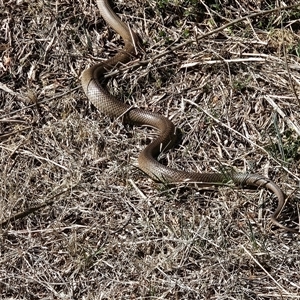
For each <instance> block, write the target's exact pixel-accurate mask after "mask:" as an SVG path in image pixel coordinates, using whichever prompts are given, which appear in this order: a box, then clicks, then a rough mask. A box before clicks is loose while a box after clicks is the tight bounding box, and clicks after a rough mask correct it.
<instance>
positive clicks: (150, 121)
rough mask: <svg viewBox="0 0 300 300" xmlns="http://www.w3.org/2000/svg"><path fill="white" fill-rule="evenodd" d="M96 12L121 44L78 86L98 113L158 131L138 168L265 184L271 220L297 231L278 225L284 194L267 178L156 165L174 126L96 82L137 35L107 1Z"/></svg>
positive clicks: (162, 176) (171, 178) (214, 181)
mask: <svg viewBox="0 0 300 300" xmlns="http://www.w3.org/2000/svg"><path fill="white" fill-rule="evenodd" d="M97 5H98V7H99V10H100V13H101V15H102V17H103V18H104V20H105V21H106V22H107V23H108V24H109V25H110V26H111V27H112V28H113V29H114V30H115V31H116V32H117V33H119V34H120V35H121V37H122V38H123V40H124V43H125V46H124V47H123V49H122V50H120V51H119V52H118V53H117V54H116V55H115V56H113V57H112V58H110V59H108V60H106V61H104V62H102V63H99V64H96V65H94V66H92V67H91V68H88V69H86V70H85V71H84V72H83V73H82V79H81V81H82V87H83V89H84V92H85V94H86V96H87V98H88V99H89V100H90V101H91V102H92V103H93V105H94V106H95V107H96V108H97V109H98V110H99V111H101V112H102V113H104V114H106V115H108V116H110V117H123V119H124V122H126V123H131V124H137V125H148V126H151V127H154V128H156V129H157V130H158V132H159V135H158V138H157V139H155V140H154V141H152V142H151V143H150V144H149V145H148V146H147V147H146V148H145V149H144V150H143V151H142V152H141V153H140V155H139V158H138V163H139V168H140V169H141V170H142V171H144V172H145V173H146V174H148V175H149V176H150V177H151V178H153V179H154V180H156V181H161V182H165V183H179V182H196V183H198V184H199V185H200V186H215V185H224V184H226V183H228V182H233V183H235V184H236V185H240V186H255V187H265V188H267V189H269V190H270V191H272V192H273V193H274V194H275V195H276V196H277V198H278V206H277V209H276V210H275V212H274V213H273V214H272V215H271V220H272V222H273V223H274V224H275V225H277V226H279V227H281V228H283V229H285V230H287V231H290V232H295V233H299V231H297V230H296V229H292V228H288V227H286V226H284V225H282V224H280V223H279V222H278V221H277V220H276V218H277V216H278V215H279V214H280V212H281V211H282V209H283V207H284V205H285V197H284V194H283V192H282V191H281V189H280V188H279V187H278V186H277V185H276V184H275V183H274V182H272V181H271V180H269V179H267V178H265V177H263V176H260V175H256V174H245V173H239V172H235V171H230V172H224V173H194V172H185V171H180V170H175V169H171V168H169V167H167V166H164V165H162V164H160V163H159V162H158V161H157V160H156V158H157V156H158V155H159V153H160V152H161V150H162V149H169V148H170V147H172V145H173V144H174V142H175V139H176V135H175V126H174V124H173V123H172V122H171V121H170V120H169V119H168V118H166V117H164V116H162V115H159V114H157V113H154V112H150V111H145V110H142V109H139V108H132V107H131V106H129V105H128V104H125V103H123V102H121V101H119V100H117V99H116V98H115V97H113V96H112V95H111V94H109V93H108V92H107V91H106V90H105V89H104V88H103V87H102V86H101V85H100V83H99V79H100V78H103V75H104V74H105V73H106V72H107V71H109V70H111V69H112V68H114V67H115V66H116V65H119V64H124V63H127V62H128V61H129V60H130V59H131V57H133V56H135V48H136V45H137V44H138V38H137V36H136V34H135V33H134V32H132V31H131V30H130V29H129V27H128V26H127V25H126V24H125V23H123V22H122V21H121V20H120V19H119V18H118V17H117V16H116V14H115V13H114V12H113V10H112V9H111V7H110V6H109V4H108V0H97Z"/></svg>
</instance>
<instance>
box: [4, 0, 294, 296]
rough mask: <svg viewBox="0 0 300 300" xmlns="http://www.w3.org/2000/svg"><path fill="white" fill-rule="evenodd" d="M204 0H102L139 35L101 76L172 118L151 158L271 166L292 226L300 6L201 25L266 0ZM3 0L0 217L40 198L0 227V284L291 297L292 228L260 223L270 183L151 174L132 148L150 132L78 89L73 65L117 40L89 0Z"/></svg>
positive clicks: (32, 289) (9, 288)
mask: <svg viewBox="0 0 300 300" xmlns="http://www.w3.org/2000/svg"><path fill="white" fill-rule="evenodd" d="M125 2H126V3H125ZM202 2H204V1H200V0H199V1H179V0H178V1H175V0H173V1H171V0H170V1H163V0H160V1H154V0H148V1H146V0H143V1H137V0H132V1H115V10H116V11H117V12H118V13H120V12H121V14H120V15H121V17H122V18H123V19H124V20H126V21H127V22H129V23H130V24H132V27H133V29H134V30H135V31H136V32H138V33H139V35H140V36H141V38H142V41H143V42H144V49H145V50H144V52H142V53H141V56H140V58H139V59H137V60H136V61H135V62H132V63H130V64H129V65H128V66H126V67H124V68H122V70H121V71H119V72H117V74H115V75H114V76H113V77H109V80H108V88H109V89H110V91H111V92H112V93H114V94H115V95H116V96H117V97H118V98H121V99H122V100H124V101H127V102H128V103H130V104H132V105H134V106H138V107H141V108H146V109H148V110H153V111H156V112H160V113H162V114H164V115H166V116H168V117H170V118H171V119H172V120H173V122H174V123H175V124H176V125H177V126H178V128H180V129H181V132H182V138H181V141H180V142H179V143H178V145H177V146H176V148H175V149H174V150H173V151H169V152H168V153H167V154H164V155H162V157H161V161H162V162H163V163H165V164H168V165H169V166H172V167H175V168H179V169H187V170H194V171H195V170H199V171H202V170H211V171H212V170H219V169H220V168H221V166H234V167H236V168H237V169H239V170H244V171H248V172H253V171H254V172H256V173H260V174H263V175H265V176H268V177H270V178H272V179H273V180H274V181H275V182H277V183H278V185H280V187H281V188H282V189H283V190H284V191H285V192H286V194H287V195H292V196H291V197H290V198H289V201H288V203H287V205H286V208H285V209H284V211H283V212H282V214H281V216H280V221H281V222H282V223H283V224H285V225H288V226H297V223H298V222H299V217H298V215H299V199H300V193H299V177H300V174H299V170H300V168H299V161H300V137H299V120H300V102H299V97H300V93H299V91H300V75H299V70H300V59H299V56H300V39H299V38H300V25H299V18H300V13H299V8H297V9H295V8H294V9H287V10H284V9H283V10H282V11H278V12H273V13H271V14H266V15H263V16H257V17H253V18H247V19H245V20H243V21H242V22H240V23H237V24H235V25H232V26H230V27H227V28H225V29H223V30H222V31H220V32H219V33H215V34H211V35H208V36H206V38H205V39H200V38H201V36H202V35H203V34H204V33H209V32H211V31H212V30H214V29H216V28H219V27H220V26H222V25H225V24H228V22H231V21H233V20H236V19H238V18H241V17H242V16H246V15H250V14H252V13H255V12H259V11H261V12H262V11H266V10H269V9H272V8H273V7H272V6H271V5H268V3H271V2H274V1H257V0H252V1H250V2H249V1H244V0H241V1H237V0H235V1H228V3H227V4H224V5H222V4H219V5H208V6H205V5H204V4H203V3H202ZM206 2H207V3H208V2H209V1H206ZM211 2H213V1H211ZM221 2H222V1H221ZM296 2H297V1H296V0H294V1H285V3H286V4H288V5H290V4H293V3H296ZM192 3H194V4H192ZM276 3H277V4H280V5H282V6H283V1H276ZM0 6H1V12H0V15H1V37H0V51H1V52H0V53H1V60H0V78H1V85H0V88H1V89H0V133H1V135H0V151H1V152H0V153H1V156H0V172H1V173H0V176H1V177H0V191H1V198H0V201H1V206H0V207H1V209H0V220H2V222H4V221H5V220H9V219H10V218H11V217H12V216H14V215H16V214H19V213H22V212H26V211H27V210H28V209H31V208H39V209H36V210H35V211H33V212H32V213H30V214H28V215H26V214H24V215H23V216H22V217H21V218H19V219H17V220H15V222H7V223H4V224H3V226H2V231H1V243H0V251H1V260H0V294H1V299H142V298H146V299H158V298H159V299H296V298H298V299H299V298H300V296H299V295H300V275H299V274H300V260H299V251H300V242H299V237H298V236H296V235H293V234H290V233H285V232H283V231H282V230H279V229H277V228H273V227H272V229H271V228H270V222H269V216H270V214H271V212H273V211H274V209H275V208H276V205H277V202H276V199H275V198H274V196H273V195H271V194H270V193H268V192H267V191H265V190H263V189H259V190H257V191H256V190H252V191H250V190H241V189H236V188H232V187H223V188H220V189H218V190H216V191H208V190H204V191H200V190H198V189H197V188H196V187H189V186H164V185H162V184H158V183H154V182H153V181H152V180H150V179H149V178H147V177H146V176H145V175H144V174H142V173H141V172H140V171H139V170H138V168H136V163H137V157H138V153H139V152H140V151H141V149H142V148H143V147H144V146H145V144H147V143H149V141H150V139H151V138H152V137H153V136H155V132H154V131H153V132H152V131H150V130H146V129H145V128H142V129H141V128H137V127H130V126H124V125H122V123H121V122H120V120H110V119H109V118H107V117H105V116H103V115H101V114H100V113H98V112H97V111H96V110H95V109H94V108H93V107H91V105H90V104H89V103H88V102H87V101H86V97H85V96H84V94H83V92H82V89H81V86H80V81H79V77H80V74H81V72H82V71H83V70H84V69H85V68H86V67H88V66H90V65H92V64H94V63H95V62H97V61H101V60H102V59H105V58H107V57H110V56H111V55H113V53H115V52H116V51H117V50H118V49H120V47H121V40H120V38H119V36H117V35H115V34H114V33H113V32H112V31H111V30H110V29H109V28H108V27H107V26H106V25H105V24H104V22H103V20H102V19H101V18H100V16H99V13H98V9H97V8H96V6H95V4H94V1H83V0H78V1H76V2H74V1H67V0H65V1H64V0H61V1H56V2H53V1H52V2H50V1H44V2H41V1H39V2H37V1H17V3H16V2H15V1H6V3H5V5H4V3H3V2H2V1H0ZM189 40H190V41H193V42H190V43H186V42H187V41H189ZM174 47H177V49H176V50H174V51H170V49H173V48H174ZM161 53H164V55H162V56H161V57H160V58H158V57H157V56H158V55H159V54H161ZM155 57H156V59H154V60H152V58H155ZM141 61H144V63H140V62H141Z"/></svg>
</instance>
